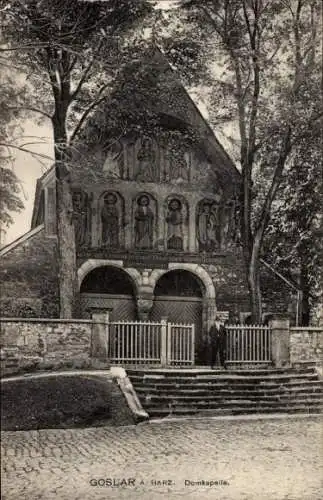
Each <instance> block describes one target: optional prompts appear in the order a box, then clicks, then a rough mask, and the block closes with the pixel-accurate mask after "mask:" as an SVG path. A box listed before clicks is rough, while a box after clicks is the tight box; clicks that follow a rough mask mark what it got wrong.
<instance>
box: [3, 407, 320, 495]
mask: <svg viewBox="0 0 323 500" xmlns="http://www.w3.org/2000/svg"><path fill="white" fill-rule="evenodd" d="M322 437H323V436H322V420H320V419H319V418H318V417H311V418H303V419H301V418H297V419H287V418H286V419H285V418H284V419H276V420H271V419H270V420H212V419H203V420H186V421H173V422H172V421H164V422H161V423H144V424H140V425H139V426H136V427H135V426H130V427H121V428H111V427H109V428H108V427H101V428H90V429H72V430H69V429H68V430H66V429H65V430H58V429H54V430H48V429H47V430H40V431H28V432H27V431H16V432H11V431H10V432H3V433H2V481H1V483H2V497H1V498H2V499H3V500H21V499H26V500H27V499H28V500H43V499H44V500H45V499H46V500H51V499H54V498H55V499H60V500H65V499H66V500H67V499H68V500H88V499H91V500H98V499H102V500H103V499H130V500H132V499H144V500H155V499H156V500H158V499H164V498H165V499H180V498H188V499H190V500H200V499H202V500H203V499H205V500H208V499H216V500H256V499H257V500H319V499H321V498H322V484H321V480H320V478H321V477H323V475H322V472H323V471H322ZM106 478H114V479H115V480H120V479H122V478H126V479H128V478H135V482H134V485H133V484H132V483H131V482H130V484H129V485H128V486H121V487H110V486H109V485H104V486H102V485H101V486H99V485H97V486H91V482H92V483H93V484H95V483H96V482H98V483H101V481H98V480H99V479H104V481H103V482H104V483H105V479H106ZM91 480H92V481H91ZM203 480H204V481H214V482H215V484H213V485H208V484H204V485H203V484H200V485H198V484H194V482H196V481H203ZM158 481H161V482H162V481H167V484H166V483H164V484H162V483H161V484H159V483H158ZM216 481H218V482H219V483H220V482H221V481H222V482H223V483H227V484H216ZM168 483H169V484H168Z"/></svg>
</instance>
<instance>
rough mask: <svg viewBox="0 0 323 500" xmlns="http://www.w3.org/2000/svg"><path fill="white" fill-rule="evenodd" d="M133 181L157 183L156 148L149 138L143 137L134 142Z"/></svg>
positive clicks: (152, 140) (153, 141)
mask: <svg viewBox="0 0 323 500" xmlns="http://www.w3.org/2000/svg"><path fill="white" fill-rule="evenodd" d="M134 179H135V180H136V181H138V182H158V181H159V165H158V148H157V144H156V141H155V140H154V139H153V138H151V137H148V136H144V137H142V138H140V139H139V140H138V141H137V142H136V145H135V171H134Z"/></svg>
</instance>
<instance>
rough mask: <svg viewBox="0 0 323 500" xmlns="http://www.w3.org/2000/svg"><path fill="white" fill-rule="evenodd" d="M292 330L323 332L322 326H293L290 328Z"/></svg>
mask: <svg viewBox="0 0 323 500" xmlns="http://www.w3.org/2000/svg"><path fill="white" fill-rule="evenodd" d="M290 331H291V332H322V333H323V327H322V326H292V327H291V328H290Z"/></svg>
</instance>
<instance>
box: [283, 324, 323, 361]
mask: <svg viewBox="0 0 323 500" xmlns="http://www.w3.org/2000/svg"><path fill="white" fill-rule="evenodd" d="M289 339H290V362H291V364H292V365H297V364H302V363H314V364H315V365H316V366H318V367H319V368H320V369H321V370H323V328H320V327H318V328H316V327H303V328H291V329H290V334H289Z"/></svg>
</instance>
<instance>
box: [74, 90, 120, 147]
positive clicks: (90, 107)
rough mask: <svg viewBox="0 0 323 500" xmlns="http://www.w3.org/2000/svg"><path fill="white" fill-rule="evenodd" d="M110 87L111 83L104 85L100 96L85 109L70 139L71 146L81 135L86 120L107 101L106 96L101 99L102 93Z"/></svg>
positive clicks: (99, 92) (99, 93)
mask: <svg viewBox="0 0 323 500" xmlns="http://www.w3.org/2000/svg"><path fill="white" fill-rule="evenodd" d="M109 86H110V83H108V84H106V85H103V86H102V87H101V89H100V90H99V91H98V94H97V96H96V99H95V100H94V101H92V103H91V104H90V105H89V106H88V107H87V108H86V109H85V111H84V112H83V114H82V116H81V118H80V120H79V122H78V124H77V125H76V127H75V129H74V131H73V132H72V134H71V136H70V139H69V143H70V144H71V143H72V142H73V141H74V140H75V138H76V136H77V134H78V133H79V131H80V130H81V128H82V126H83V123H84V122H85V120H86V118H87V117H88V116H89V114H90V113H91V112H92V111H93V110H94V109H95V108H96V107H97V106H98V105H99V104H100V103H101V102H103V101H104V99H106V97H107V96H106V95H104V96H102V97H100V96H101V95H102V93H103V92H104V91H105V90H106V89H107V88H108V87H109Z"/></svg>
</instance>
